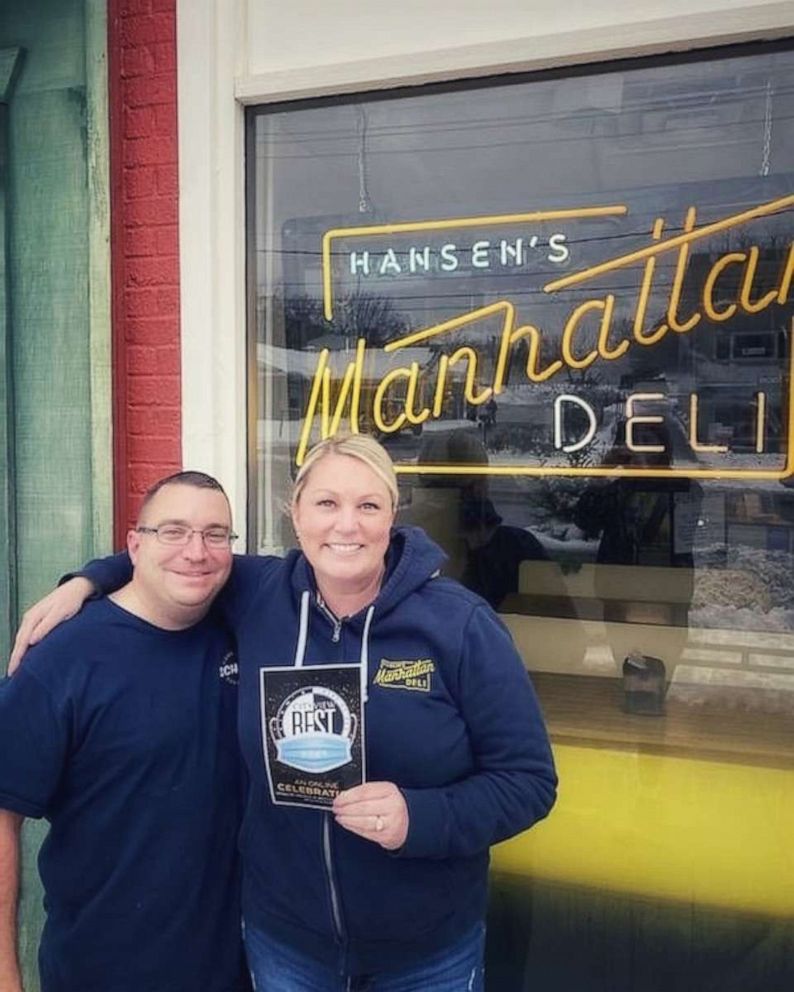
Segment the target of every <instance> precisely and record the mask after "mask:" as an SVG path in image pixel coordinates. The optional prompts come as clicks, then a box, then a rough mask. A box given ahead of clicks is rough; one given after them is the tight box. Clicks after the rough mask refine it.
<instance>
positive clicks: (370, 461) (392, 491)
mask: <svg viewBox="0 0 794 992" xmlns="http://www.w3.org/2000/svg"><path fill="white" fill-rule="evenodd" d="M326 455H347V456H348V457H350V458H357V459H358V460H359V461H360V462H363V463H364V464H365V465H366V466H367V467H368V468H371V469H372V471H373V472H374V473H375V475H377V476H378V478H379V479H380V480H381V482H383V483H384V485H385V486H386V488H387V489H388V491H389V495H390V496H391V506H392V510H393V511H395V512H396V510H397V504H398V503H399V501H400V491H399V489H398V488H397V476H396V474H395V472H394V465H393V464H392V460H391V458H390V456H389V453H388V451H387V450H386V449H385V448H384V447H383V445H382V444H378V442H377V441H376V440H375V438H373V437H369V436H368V435H367V434H335V435H334V436H333V437H329V438H326V440H325V441H320V443H319V444H315V445H314V447H313V448H311V449H310V451H309V452H308V454H307V455H306V457H305V459H304V460H303V464H302V465H301V467H300V468H299V469H298V474H297V475H296V476H295V482H294V483H293V485H292V496H291V499H290V505H291V506H292V507H293V508H294V507H295V506H297V503H298V500H299V499H300V496H301V493H302V492H303V490H304V488H305V487H306V482H307V480H308V478H309V473H310V472H311V470H312V469H313V468H314V466H315V465H316V464H317V462H319V461H320V459H321V458H325V457H326Z"/></svg>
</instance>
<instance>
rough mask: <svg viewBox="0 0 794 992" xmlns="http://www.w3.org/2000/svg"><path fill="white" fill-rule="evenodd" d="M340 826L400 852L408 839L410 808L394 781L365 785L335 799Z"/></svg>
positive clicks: (335, 808) (335, 815) (335, 814)
mask: <svg viewBox="0 0 794 992" xmlns="http://www.w3.org/2000/svg"><path fill="white" fill-rule="evenodd" d="M334 817H335V818H336V822H337V823H338V824H339V826H340V827H344V828H345V830H350V831H351V832H352V833H354V834H358V835H359V837H364V838H365V839H366V840H372V841H374V842H375V843H376V844H380V846H381V847H383V848H385V849H386V850H387V851H396V850H397V849H398V848H400V847H402V846H403V844H404V843H405V838H406V837H407V836H408V807H407V805H406V803H405V798H404V796H403V794H402V792H400V790H399V789H398V788H397V786H396V785H395V784H394V782H365V783H364V784H363V785H357V786H355V787H354V788H352V789H346V790H345V791H344V792H340V793H339V795H338V796H337V797H336V799H335V800H334Z"/></svg>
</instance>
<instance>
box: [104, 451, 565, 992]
mask: <svg viewBox="0 0 794 992" xmlns="http://www.w3.org/2000/svg"><path fill="white" fill-rule="evenodd" d="M397 502H398V490H397V482H396V478H395V475H394V469H393V467H392V464H391V461H390V459H389V456H388V454H387V453H386V451H385V450H384V449H383V448H382V447H381V446H380V445H379V444H377V442H375V441H373V440H372V439H370V438H367V437H364V436H362V435H352V436H349V437H344V438H333V439H330V440H327V441H324V442H322V443H320V444H319V445H317V446H316V447H315V448H314V449H312V451H311V452H310V453H309V455H308V456H307V458H306V460H305V462H304V464H303V466H302V467H301V469H300V471H299V473H298V476H297V478H296V480H295V486H294V492H293V496H292V519H293V522H294V525H295V531H296V534H297V536H298V540H299V543H300V549H299V550H294V551H291V552H290V553H289V554H288V555H287V557H286V558H285V559H284V560H283V561H278V560H274V559H272V558H271V559H268V558H257V557H247V556H242V557H240V558H237V559H236V560H235V566H234V569H233V573H232V578H231V579H230V582H229V584H228V586H227V587H226V589H225V590H224V592H223V593H222V594H221V599H222V604H221V605H222V607H223V609H224V611H225V612H226V615H227V617H228V619H229V621H230V622H231V624H232V625H233V628H234V630H235V632H236V635H237V640H238V656H239V664H240V705H239V734H240V744H241V748H242V752H243V757H244V760H245V764H246V767H247V770H248V777H249V791H248V799H247V807H246V813H245V817H244V822H243V827H242V832H241V839H240V849H241V852H242V858H243V865H244V892H243V907H244V917H245V927H246V946H247V952H248V956H249V963H250V967H251V971H252V976H253V978H254V981H255V983H256V987H257V989H258V990H259V992H263V990H266V992H271V990H272V992H287V990H290V992H295V990H307V992H308V990H312V992H321V990H322V992H325V990H329V992H330V990H336V989H346V988H347V989H353V988H356V989H369V990H373V992H375V990H377V992H387V990H388V992H391V990H394V992H396V990H398V989H399V990H401V992H412V990H416V992H419V990H421V992H427V990H430V989H439V990H447V989H449V990H450V992H451V990H453V989H454V990H457V989H461V990H463V989H469V990H477V989H482V987H483V977H482V959H483V940H484V924H483V921H484V917H485V908H486V894H487V891H486V890H487V872H488V857H489V856H488V849H489V847H490V845H491V844H493V843H495V842H497V841H500V840H504V839H505V838H507V837H510V836H512V835H513V834H516V833H518V832H519V831H521V830H524V829H526V828H527V827H529V826H531V825H532V824H533V823H535V822H536V821H538V820H540V819H542V818H543V817H544V816H545V815H546V814H547V813H548V811H549V810H550V808H551V806H552V804H553V802H554V796H555V787H556V777H555V774H554V768H553V763H552V758H551V752H550V748H549V744H548V739H547V736H546V731H545V728H544V725H543V720H542V717H541V715H540V711H539V709H538V705H537V702H536V699H535V696H534V693H533V691H532V688H531V685H530V682H529V679H528V677H527V674H526V672H525V670H524V668H523V665H522V663H521V659H520V658H519V656H518V654H517V652H516V649H515V647H514V645H513V643H512V641H511V638H510V635H509V633H508V632H507V630H506V629H505V627H504V626H503V625H502V623H501V622H500V620H499V619H498V618H497V616H496V615H495V614H494V613H493V612H492V610H491V609H490V607H488V605H487V604H486V603H485V602H483V600H481V599H479V597H477V596H476V595H474V594H473V593H470V592H468V591H467V590H465V589H464V588H463V587H462V586H460V585H458V584H457V583H455V582H452V581H450V580H448V579H444V578H441V577H439V568H440V566H441V564H442V562H443V554H442V553H441V551H440V550H439V549H438V548H437V547H436V546H435V545H434V544H433V543H432V542H430V541H429V540H428V538H427V537H426V536H425V535H424V533H423V532H422V531H420V530H417V529H415V528H395V527H394V526H393V525H394V520H395V513H396V509H397ZM85 574H86V575H87V576H88V577H89V578H92V579H94V580H95V581H96V582H97V584H98V585H100V587H102V588H107V583H106V581H105V577H106V574H107V565H106V564H103V563H98V564H97V565H94V566H89V568H88V569H87V570H86V573H85ZM121 579H122V576H121V575H118V576H117V580H119V581H120V580H121ZM396 661H399V662H402V661H422V662H423V664H422V666H421V668H422V670H423V672H425V673H426V675H427V679H426V681H425V682H423V684H422V686H421V687H420V688H416V687H409V686H407V685H405V684H402V685H401V684H399V683H397V684H395V683H389V682H387V681H385V680H383V681H379V680H378V679H377V674H378V671H379V670H380V669H381V666H382V665H383V664H384V663H388V662H396ZM350 662H355V663H357V664H359V665H360V666H361V683H362V688H363V690H364V698H365V700H366V702H365V715H366V728H367V731H366V767H367V773H368V778H369V779H370V780H369V781H368V782H366V783H365V784H363V785H360V786H357V787H355V788H352V789H349V790H347V791H345V792H342V793H340V794H339V795H338V796H337V798H336V800H335V801H334V805H333V809H332V810H331V811H330V812H323V811H320V810H312V809H296V808H293V807H288V806H281V805H274V804H273V803H272V801H271V798H270V790H269V787H268V781H267V777H266V769H265V761H264V745H263V714H262V713H261V712H260V696H261V692H260V678H261V676H260V671H261V670H262V669H267V668H270V667H273V666H285V665H291V664H295V665H301V664H303V665H324V664H338V663H350ZM386 667H387V668H388V667H389V666H388V665H386Z"/></svg>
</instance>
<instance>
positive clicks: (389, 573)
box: [285, 527, 447, 623]
mask: <svg viewBox="0 0 794 992" xmlns="http://www.w3.org/2000/svg"><path fill="white" fill-rule="evenodd" d="M446 557H447V556H446V555H445V554H444V552H443V551H442V550H441V548H439V546H438V545H437V544H435V543H434V542H433V541H431V540H430V538H429V537H428V536H427V534H425V532H424V531H423V530H422V529H421V528H419V527H394V528H392V532H391V538H390V540H389V549H388V551H387V552H386V574H385V576H384V580H383V585H382V586H381V590H380V592H379V593H378V596H377V598H376V600H375V602H374V603H373V604H372V606H373V607H374V611H373V616H374V617H375V618H378V617H381V616H384V615H385V614H386V613H389V612H390V611H391V610H393V609H394V608H395V607H396V606H398V605H399V604H400V603H402V602H403V601H404V600H405V599H406V598H407V597H408V596H410V595H411V593H413V592H415V591H416V590H417V589H419V588H420V586H423V585H424V584H425V583H426V582H428V581H429V580H430V579H433V578H435V577H436V576H437V575H438V573H439V569H440V568H441V566H442V565H443V563H444V562H445V561H446ZM285 564H286V567H287V568H288V569H289V572H290V582H291V585H292V589H293V592H294V593H295V596H296V598H297V599H300V597H301V594H302V593H304V592H306V591H309V592H310V593H312V594H313V595H316V594H317V582H316V580H315V577H314V570H313V569H312V567H311V565H310V564H309V562H308V561H307V560H306V557H305V556H304V554H303V552H302V551H300V550H298V549H295V550H293V551H290V552H289V554H288V555H287V557H286V559H285ZM366 612H367V611H366V610H361V611H360V612H359V613H357V614H356V616H355V617H351V618H350V619H351V620H352V621H353V622H354V623H355V621H356V620H357V619H359V618H360V620H361V622H362V623H363V622H364V617H365V614H366Z"/></svg>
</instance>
